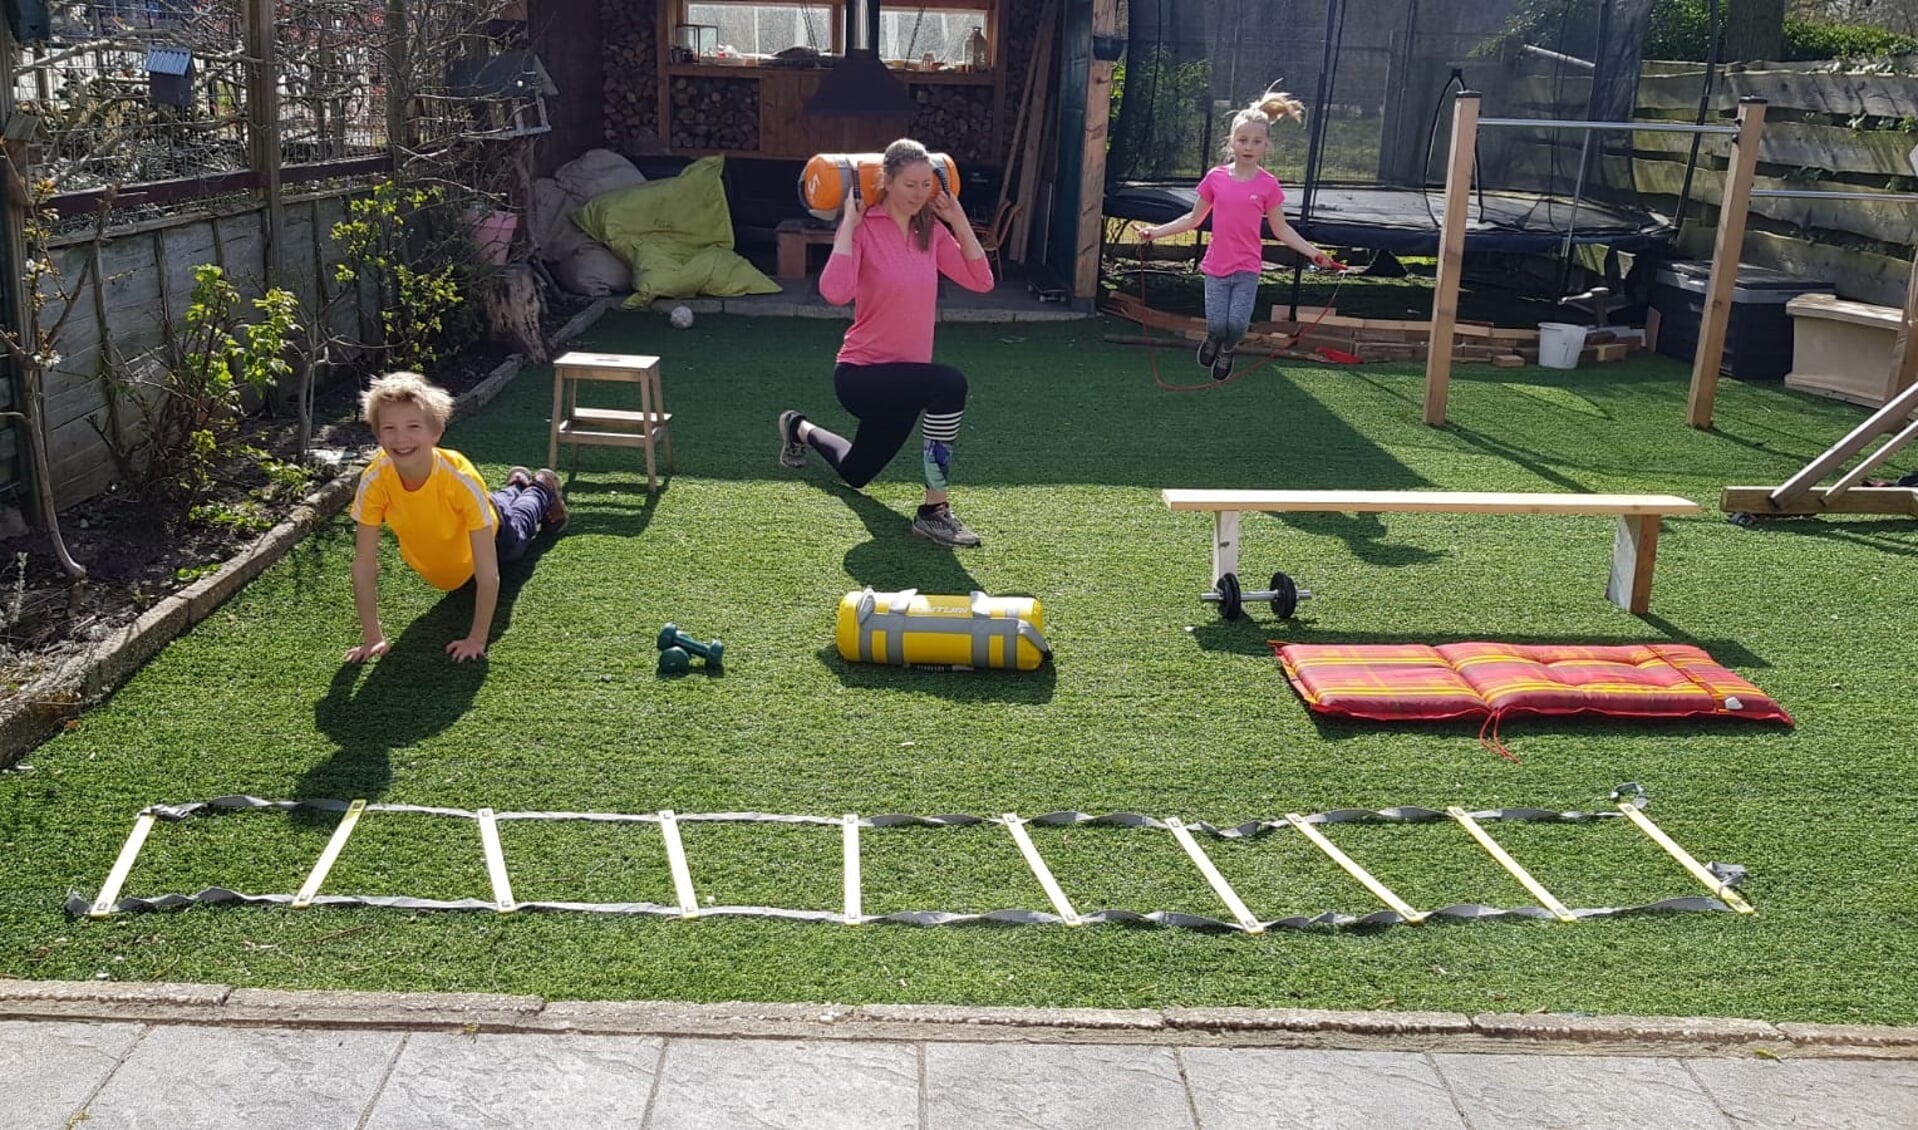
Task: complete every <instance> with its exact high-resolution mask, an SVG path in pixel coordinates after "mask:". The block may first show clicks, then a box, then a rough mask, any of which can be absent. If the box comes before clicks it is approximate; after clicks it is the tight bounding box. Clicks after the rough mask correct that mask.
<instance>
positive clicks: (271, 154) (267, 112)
mask: <svg viewBox="0 0 1918 1130" xmlns="http://www.w3.org/2000/svg"><path fill="white" fill-rule="evenodd" d="M273 13H274V2H273V0H247V5H246V47H247V54H248V55H250V56H252V62H250V63H249V64H248V65H247V90H246V114H247V138H248V141H249V142H250V143H251V144H250V145H249V149H250V150H251V157H252V161H253V171H254V172H256V173H258V174H259V177H260V181H259V184H260V193H261V195H262V197H263V198H264V199H265V202H266V224H265V229H266V230H265V231H264V232H262V233H261V234H262V236H263V237H264V244H263V246H262V249H261V251H262V258H263V259H264V261H265V266H266V285H267V286H268V287H275V286H279V285H280V279H281V276H282V274H283V273H284V267H285V258H286V256H285V252H284V249H283V248H282V246H281V244H282V242H283V236H282V233H283V232H284V231H285V230H286V202H285V200H284V198H283V196H284V194H283V193H282V192H281V190H280V159H281V154H280V61H279V58H278V56H277V55H276V51H275V49H276V46H277V43H276V40H277V38H278V37H277V36H275V35H274V34H273ZM215 222H216V223H217V222H218V221H215ZM162 269H165V268H164V265H163V266H162Z"/></svg>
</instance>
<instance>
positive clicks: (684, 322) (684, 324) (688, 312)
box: [670, 306, 693, 330]
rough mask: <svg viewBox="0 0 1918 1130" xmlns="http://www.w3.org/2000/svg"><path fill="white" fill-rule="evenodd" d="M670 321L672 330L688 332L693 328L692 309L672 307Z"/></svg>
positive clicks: (688, 307) (689, 307)
mask: <svg viewBox="0 0 1918 1130" xmlns="http://www.w3.org/2000/svg"><path fill="white" fill-rule="evenodd" d="M670 319H671V321H672V323H673V328H674V329H676V330H690V329H692V328H693V308H692V307H691V306H675V307H673V312H672V314H671V315H670Z"/></svg>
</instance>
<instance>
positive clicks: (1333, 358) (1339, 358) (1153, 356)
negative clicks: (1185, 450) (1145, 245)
mask: <svg viewBox="0 0 1918 1130" xmlns="http://www.w3.org/2000/svg"><path fill="white" fill-rule="evenodd" d="M1347 270H1348V268H1345V267H1340V268H1339V281H1338V282H1336V283H1334V284H1333V286H1332V297H1331V298H1329V299H1327V300H1326V301H1325V304H1324V305H1322V306H1320V307H1319V316H1318V317H1316V318H1314V319H1312V324H1311V325H1309V326H1307V327H1306V328H1305V329H1304V330H1303V331H1301V332H1299V333H1297V334H1294V335H1293V337H1292V340H1293V341H1298V340H1299V339H1300V338H1302V337H1304V336H1305V335H1306V334H1308V333H1311V332H1312V331H1313V330H1315V329H1317V328H1318V326H1319V323H1320V322H1322V321H1324V320H1325V316H1326V315H1327V314H1329V313H1331V312H1332V307H1333V304H1334V303H1335V302H1336V301H1337V299H1338V297H1339V289H1340V288H1341V287H1343V286H1344V285H1345V274H1346V271H1347ZM1145 276H1146V272H1145V266H1144V263H1143V262H1141V264H1140V268H1139V305H1140V306H1142V307H1144V308H1145V309H1146V310H1148V311H1150V310H1151V309H1152V304H1151V303H1149V302H1147V301H1146V297H1145ZM1139 328H1140V329H1141V330H1142V331H1144V334H1145V355H1146V360H1147V361H1148V362H1149V363H1150V364H1151V366H1152V383H1153V384H1156V385H1158V386H1159V387H1160V388H1162V389H1165V390H1166V391H1167V392H1198V391H1200V390H1201V389H1208V388H1218V387H1220V386H1221V385H1228V384H1231V383H1232V382H1233V381H1236V380H1238V379H1239V378H1241V377H1249V376H1251V375H1252V374H1253V373H1256V372H1258V371H1259V370H1260V369H1263V368H1265V367H1266V366H1267V365H1270V364H1271V363H1272V362H1274V361H1277V360H1278V359H1279V354H1277V353H1274V354H1272V355H1271V356H1269V357H1267V358H1266V359H1265V360H1263V361H1261V362H1259V363H1258V364H1256V365H1254V366H1252V367H1251V368H1250V369H1241V370H1239V371H1238V372H1236V373H1233V374H1232V375H1231V376H1229V377H1227V378H1226V379H1224V380H1222V381H1206V382H1205V383H1204V384H1196V385H1175V384H1167V383H1166V380H1165V378H1164V377H1162V376H1160V375H1159V356H1158V350H1157V348H1156V347H1155V346H1154V344H1153V337H1152V327H1151V326H1148V325H1145V324H1144V323H1143V322H1141V324H1140V326H1139ZM1318 354H1319V356H1320V357H1322V358H1324V359H1325V360H1327V361H1330V362H1332V363H1333V364H1335V365H1356V364H1358V363H1359V362H1360V361H1362V360H1363V358H1361V357H1359V356H1358V355H1357V354H1355V353H1347V352H1345V351H1344V350H1342V349H1331V348H1328V347H1325V346H1321V347H1320V348H1319V350H1318Z"/></svg>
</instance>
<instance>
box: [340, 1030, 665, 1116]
mask: <svg viewBox="0 0 1918 1130" xmlns="http://www.w3.org/2000/svg"><path fill="white" fill-rule="evenodd" d="M665 1046H666V1042H665V1041H664V1040H660V1039H650V1038H643V1037H639V1038H636V1037H622V1036H564V1035H562V1036H541V1035H508V1036H494V1035H485V1034H481V1035H477V1036H463V1035H451V1034H448V1033H440V1032H421V1033H415V1034H414V1035H412V1036H410V1037H408V1038H407V1041H406V1047H405V1048H404V1049H402V1050H401V1052H400V1057H399V1059H398V1061H397V1062H395V1063H394V1064H393V1070H392V1072H391V1073H389V1074H388V1076H387V1079H386V1085H385V1086H384V1087H382V1088H381V1089H380V1096H379V1099H378V1100H377V1101H376V1102H375V1104H374V1106H373V1114H372V1117H371V1118H369V1119H368V1120H367V1122H366V1130H435V1128H438V1127H445V1128H447V1130H464V1128H467V1127H478V1126H510V1127H515V1128H519V1130H542V1128H544V1127H553V1128H554V1130H577V1128H578V1127H585V1126H630V1125H637V1124H638V1122H639V1121H640V1118H641V1116H642V1115H643V1114H644V1112H645V1110H646V1100H647V1099H648V1098H649V1097H650V1096H651V1094H652V1090H653V1071H654V1069H655V1068H656V1067H657V1066H658V1064H659V1053H660V1049H661V1048H663V1047H665Z"/></svg>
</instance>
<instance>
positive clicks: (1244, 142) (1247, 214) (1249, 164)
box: [1135, 94, 1338, 381]
mask: <svg viewBox="0 0 1918 1130" xmlns="http://www.w3.org/2000/svg"><path fill="white" fill-rule="evenodd" d="M1281 116H1283V117H1287V118H1291V119H1292V120H1293V121H1295V122H1296V121H1304V120H1305V107H1304V106H1303V105H1302V104H1301V103H1300V102H1299V100H1298V99H1296V98H1294V97H1292V96H1291V95H1289V94H1267V95H1265V96H1264V97H1263V98H1261V99H1259V101H1257V102H1255V103H1253V104H1252V105H1251V106H1248V107H1246V108H1245V109H1243V110H1240V111H1239V112H1238V113H1237V114H1235V115H1233V117H1232V132H1231V135H1230V137H1229V138H1227V140H1226V143H1225V151H1224V153H1223V156H1224V157H1225V159H1226V161H1227V162H1228V163H1227V164H1223V165H1220V166H1219V167H1218V168H1216V169H1213V170H1212V171H1211V172H1209V173H1207V174H1205V179H1203V180H1201V181H1200V182H1199V199H1198V200H1197V201H1196V202H1195V203H1194V204H1193V205H1192V211H1190V212H1187V213H1186V214H1185V215H1183V216H1180V217H1179V218H1178V219H1176V220H1174V221H1172V222H1171V223H1169V224H1160V225H1159V226H1157V227H1146V226H1144V225H1140V226H1138V227H1137V228H1136V229H1135V230H1137V232H1138V233H1139V238H1140V239H1142V240H1145V241H1146V242H1148V243H1149V242H1151V241H1152V240H1155V239H1164V238H1165V237H1166V236H1169V235H1178V234H1179V233H1180V232H1188V231H1191V230H1192V229H1193V228H1196V227H1198V226H1199V225H1200V224H1201V223H1203V222H1205V217H1206V214H1207V213H1208V212H1209V213H1211V215H1212V243H1211V244H1210V245H1209V246H1208V247H1206V249H1205V259H1204V260H1203V261H1201V262H1200V264H1199V270H1200V271H1202V272H1204V274H1205V341H1203V342H1201V343H1200V345H1199V364H1200V365H1201V366H1207V367H1210V368H1211V370H1212V379H1213V380H1215V381H1222V380H1224V379H1226V378H1227V377H1229V376H1231V375H1232V351H1233V349H1234V348H1236V347H1237V346H1238V344H1239V339H1240V338H1242V337H1244V336H1245V331H1246V327H1247V326H1250V325H1251V324H1252V305H1253V303H1254V302H1255V301H1256V300H1257V299H1258V296H1259V272H1260V271H1261V270H1262V269H1263V268H1264V267H1265V249H1264V247H1263V245H1262V244H1261V243H1260V242H1259V223H1260V221H1262V220H1263V221H1267V222H1269V223H1270V224H1271V225H1272V234H1273V236H1275V237H1276V238H1277V239H1278V241H1279V242H1280V243H1283V244H1285V245H1286V246H1287V247H1290V248H1291V249H1292V250H1294V251H1296V252H1298V253H1299V254H1301V255H1304V256H1306V257H1307V258H1309V259H1311V260H1312V262H1313V263H1314V264H1316V265H1317V266H1320V267H1325V268H1328V269H1330V268H1334V267H1337V266H1338V264H1337V263H1335V262H1333V260H1332V257H1331V256H1330V255H1327V254H1326V253H1325V252H1323V251H1320V250H1319V249H1318V248H1316V247H1314V246H1312V245H1311V244H1310V243H1308V242H1307V241H1306V240H1305V238H1304V237H1303V236H1301V235H1299V233H1298V232H1295V231H1293V230H1292V225H1291V224H1288V223H1286V222H1285V190H1284V189H1283V188H1280V187H1279V181H1278V178H1277V177H1274V176H1273V175H1272V174H1271V173H1269V172H1267V171H1266V170H1265V150H1266V147H1267V146H1269V145H1270V144H1271V143H1272V120H1273V119H1274V118H1277V117H1281Z"/></svg>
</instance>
